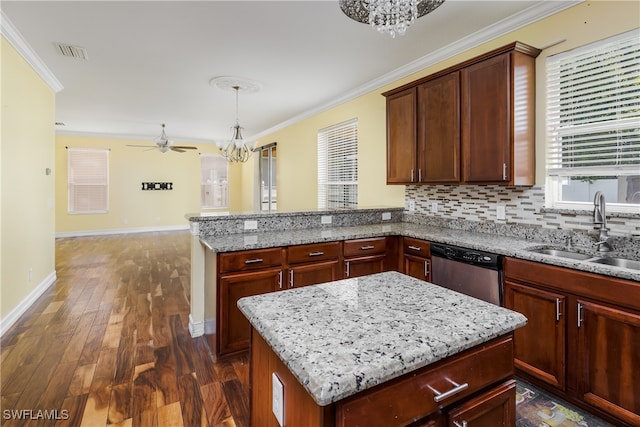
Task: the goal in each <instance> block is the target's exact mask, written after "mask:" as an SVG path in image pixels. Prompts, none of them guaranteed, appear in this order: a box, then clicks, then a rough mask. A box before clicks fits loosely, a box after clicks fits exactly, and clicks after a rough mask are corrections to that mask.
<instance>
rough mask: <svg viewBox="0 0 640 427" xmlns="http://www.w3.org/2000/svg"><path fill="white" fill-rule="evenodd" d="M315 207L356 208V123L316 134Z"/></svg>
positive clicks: (333, 127)
mask: <svg viewBox="0 0 640 427" xmlns="http://www.w3.org/2000/svg"><path fill="white" fill-rule="evenodd" d="M318 207H319V208H321V209H325V208H356V207H358V121H357V120H356V119H353V120H349V121H347V122H344V123H340V124H337V125H334V126H330V127H328V128H324V129H321V130H319V131H318Z"/></svg>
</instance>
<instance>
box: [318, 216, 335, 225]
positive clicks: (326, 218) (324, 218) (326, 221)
mask: <svg viewBox="0 0 640 427" xmlns="http://www.w3.org/2000/svg"><path fill="white" fill-rule="evenodd" d="M332 221H333V218H332V217H331V215H322V216H321V217H320V223H321V224H331V222H332Z"/></svg>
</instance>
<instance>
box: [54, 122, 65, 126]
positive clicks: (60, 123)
mask: <svg viewBox="0 0 640 427" xmlns="http://www.w3.org/2000/svg"><path fill="white" fill-rule="evenodd" d="M56 126H66V125H65V124H64V123H63V122H56Z"/></svg>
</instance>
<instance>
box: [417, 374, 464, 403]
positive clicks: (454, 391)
mask: <svg viewBox="0 0 640 427" xmlns="http://www.w3.org/2000/svg"><path fill="white" fill-rule="evenodd" d="M445 379H446V380H447V381H449V382H450V383H451V385H453V388H452V389H451V390H449V391H445V392H444V393H440V392H439V391H438V390H436V389H435V388H433V387H431V386H430V385H427V387H428V388H429V390H431V391H432V392H433V394H435V396H433V400H434V402H436V403H437V402H441V401H443V400H444V399H446V398H448V397H451V396H453V395H454V394H458V393H460V392H461V391H462V390H466V389H467V388H469V383H464V384H458V383H456V382H455V381H453V380H450V379H449V378H445Z"/></svg>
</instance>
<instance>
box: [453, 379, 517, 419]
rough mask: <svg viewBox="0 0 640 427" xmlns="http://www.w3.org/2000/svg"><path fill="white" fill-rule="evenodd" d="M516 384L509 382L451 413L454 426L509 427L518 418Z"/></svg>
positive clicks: (512, 381) (513, 381)
mask: <svg viewBox="0 0 640 427" xmlns="http://www.w3.org/2000/svg"><path fill="white" fill-rule="evenodd" d="M515 391H516V382H515V380H511V381H507V382H505V383H504V384H500V385H499V386H498V387H496V388H494V389H493V390H490V391H488V392H486V393H484V394H482V395H480V396H478V397H476V398H475V399H471V400H469V401H468V402H465V403H463V404H462V405H461V406H459V407H457V408H454V409H452V410H451V411H449V414H448V415H449V423H450V425H453V426H466V425H470V426H508V425H512V423H513V421H511V420H515V418H516V394H515Z"/></svg>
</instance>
